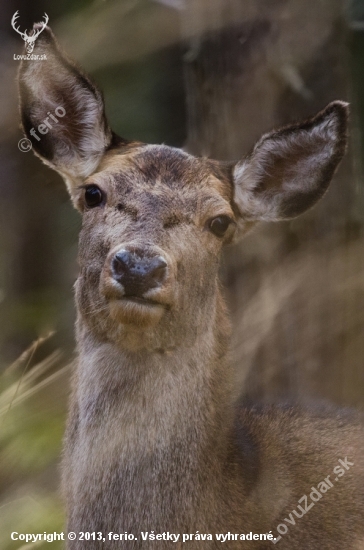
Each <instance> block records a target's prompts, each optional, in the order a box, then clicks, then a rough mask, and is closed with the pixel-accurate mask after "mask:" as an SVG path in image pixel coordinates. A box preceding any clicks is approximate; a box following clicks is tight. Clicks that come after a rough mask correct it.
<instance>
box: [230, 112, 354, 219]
mask: <svg viewBox="0 0 364 550" xmlns="http://www.w3.org/2000/svg"><path fill="white" fill-rule="evenodd" d="M347 125H348V104H347V103H345V102H343V101H334V102H332V103H330V104H329V105H328V106H327V107H326V108H325V109H324V110H323V111H321V112H320V113H318V114H317V115H316V116H315V117H313V118H311V119H309V120H307V121H305V122H302V123H300V124H294V125H291V126H286V127H284V128H281V129H279V130H276V131H273V132H270V133H268V134H265V135H263V137H262V138H261V139H260V140H259V141H258V142H257V144H256V145H255V147H254V149H253V152H252V153H251V155H250V156H249V157H248V158H247V159H245V160H243V161H241V162H238V163H237V164H236V165H235V166H234V170H233V180H234V190H235V191H234V195H235V203H236V205H237V207H238V210H239V212H240V214H241V216H242V218H243V219H244V220H248V221H249V220H250V221H258V220H263V221H279V220H283V219H289V218H294V217H296V216H298V215H299V214H301V213H302V212H304V211H305V210H307V209H308V208H310V207H311V206H313V205H314V204H315V203H316V202H317V201H318V200H319V199H320V198H321V197H322V196H323V195H324V193H325V191H326V190H327V188H328V186H329V184H330V181H331V179H332V177H333V175H334V173H335V170H336V168H337V166H338V165H339V163H340V161H341V159H342V157H343V155H344V153H345V149H346V143H347Z"/></svg>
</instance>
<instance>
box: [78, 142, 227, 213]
mask: <svg viewBox="0 0 364 550" xmlns="http://www.w3.org/2000/svg"><path fill="white" fill-rule="evenodd" d="M85 183H86V185H87V184H96V185H98V186H100V187H101V188H102V189H103V190H104V191H105V192H106V194H107V197H108V204H109V205H110V206H115V205H120V206H122V207H125V209H126V210H128V209H130V213H133V212H134V213H135V215H137V214H143V213H144V214H147V215H152V216H163V217H165V216H168V215H172V214H173V215H178V214H180V215H181V216H182V217H183V216H184V218H185V219H187V218H189V216H193V215H194V214H195V215H199V216H207V215H209V214H211V215H214V214H216V215H219V214H222V213H224V214H228V215H231V216H233V211H232V207H231V201H232V194H233V192H232V185H231V183H230V182H229V181H228V178H227V177H226V176H225V175H224V174H223V173H222V172H221V173H219V172H218V170H217V168H216V167H215V166H214V164H213V163H211V162H210V161H207V160H204V159H198V158H195V157H193V156H191V155H188V154H187V153H185V152H183V151H182V150H180V149H174V148H172V147H167V146H159V145H141V146H131V147H128V148H127V149H126V150H125V147H124V148H120V149H117V150H112V151H109V152H108V153H107V154H106V155H105V157H104V159H103V160H102V162H101V163H100V166H99V167H98V170H97V171H96V172H95V173H94V174H93V175H92V176H90V177H89V178H87V180H86V181H85ZM181 221H182V218H181Z"/></svg>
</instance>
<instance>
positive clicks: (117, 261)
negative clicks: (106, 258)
mask: <svg viewBox="0 0 364 550" xmlns="http://www.w3.org/2000/svg"><path fill="white" fill-rule="evenodd" d="M129 264H130V253H129V252H127V251H126V250H122V251H120V252H118V253H117V254H115V256H114V257H113V260H112V269H113V272H114V273H115V275H122V274H123V273H125V271H127V270H128V266H129Z"/></svg>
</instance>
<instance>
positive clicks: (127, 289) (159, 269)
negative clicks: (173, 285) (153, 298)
mask: <svg viewBox="0 0 364 550" xmlns="http://www.w3.org/2000/svg"><path fill="white" fill-rule="evenodd" d="M111 267H112V274H113V278H114V279H115V281H117V282H118V283H120V284H121V285H123V287H124V296H134V297H142V296H143V294H144V293H145V292H147V291H148V290H150V289H152V288H156V287H158V286H160V285H161V283H162V282H163V281H164V279H165V276H166V272H167V262H166V260H165V259H164V258H163V257H162V256H150V255H146V254H145V253H144V252H143V251H142V250H135V249H134V250H132V251H129V250H125V249H123V250H120V251H119V252H117V253H116V254H115V256H114V257H113V259H112V261H111Z"/></svg>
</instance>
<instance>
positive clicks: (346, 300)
mask: <svg viewBox="0 0 364 550" xmlns="http://www.w3.org/2000/svg"><path fill="white" fill-rule="evenodd" d="M16 10H19V11H20V18H19V23H20V25H21V28H22V30H24V29H25V28H28V29H30V28H31V27H32V24H33V22H35V21H39V20H40V19H41V18H42V16H43V13H44V12H47V14H48V15H49V18H50V23H49V24H50V26H51V27H52V29H53V30H54V32H55V33H56V35H57V37H58V39H59V41H60V43H61V45H62V46H63V48H64V49H65V50H66V51H67V52H68V53H69V54H70V55H71V56H72V57H73V58H74V59H76V60H77V61H78V62H79V63H80V64H81V65H82V66H83V67H84V68H85V69H86V70H87V71H88V72H90V73H91V74H92V76H93V77H94V78H95V79H96V81H97V82H98V83H99V85H100V86H101V87H102V89H103V90H104V93H105V99H106V108H107V114H108V117H109V119H110V121H111V124H112V127H113V129H114V130H115V131H116V132H117V133H119V134H120V135H122V136H123V137H125V138H128V139H138V140H141V141H146V142H151V143H161V142H164V143H167V144H169V145H174V146H184V147H186V148H187V149H188V150H189V151H190V152H192V153H195V154H199V155H201V154H203V155H208V156H211V157H214V158H217V159H224V160H231V159H238V158H241V157H242V156H243V155H244V154H246V153H247V152H249V150H250V149H251V147H252V146H253V145H254V142H255V141H256V140H257V139H258V138H259V136H260V135H261V134H262V133H263V132H265V131H267V130H269V129H271V128H273V127H275V126H279V125H282V124H286V123H288V122H292V121H295V120H297V119H300V118H304V117H306V116H310V115H312V114H314V113H315V112H316V111H318V110H320V109H321V108H323V107H324V106H325V105H326V104H327V103H328V102H329V101H331V100H334V99H343V100H347V101H349V102H350V103H351V111H352V117H351V141H350V147H349V151H348V154H347V156H346V158H345V161H344V162H343V163H342V166H341V167H340V170H339V172H338V173H337V175H336V177H335V180H334V182H333V184H332V186H331V188H330V190H329V192H328V194H327V195H326V197H325V199H324V200H323V201H321V203H320V204H319V205H318V206H317V207H316V208H315V209H313V210H312V211H310V212H308V213H307V214H306V215H304V216H302V217H301V218H299V219H297V220H294V221H292V222H289V223H284V224H269V225H268V224H267V225H264V226H263V225H262V226H261V227H260V228H258V229H257V230H256V231H254V232H253V233H252V234H250V235H249V236H248V237H247V238H246V239H245V241H243V243H241V244H239V245H238V246H234V247H232V248H230V249H229V250H228V252H227V253H226V256H225V258H224V265H223V270H222V277H223V279H224V281H225V283H226V286H227V292H226V297H227V300H228V302H229V303H230V306H231V310H232V313H233V326H234V339H233V353H234V361H235V363H236V376H237V384H236V387H237V388H239V389H240V388H242V390H243V394H244V395H245V397H246V398H247V399H254V400H259V401H264V402H276V401H290V402H299V403H308V404H309V403H312V402H318V401H319V402H324V403H332V404H336V405H342V406H349V407H355V408H359V409H363V408H364V365H363V357H364V338H363V334H364V254H363V252H364V248H363V245H364V234H363V233H364V232H363V229H364V187H363V181H362V178H363V172H362V168H363V166H362V158H363V147H364V144H363V140H362V131H363V126H364V0H353V1H352V2H351V3H348V2H345V1H344V0H62V1H59V2H47V1H46V0H33V1H32V2H27V1H26V0H2V3H1V11H0V42H1V47H0V69H1V73H0V74H1V80H0V125H1V133H0V143H1V150H0V174H1V176H0V197H1V200H0V548H1V549H2V550H12V549H19V548H21V547H22V543H21V542H19V541H18V542H12V541H11V540H10V533H11V532H12V531H18V532H28V533H38V532H43V531H44V530H47V531H49V532H53V531H61V530H62V529H63V522H64V515H63V509H62V503H61V500H60V495H59V492H58V487H59V460H60V451H61V438H62V433H63V428H64V419H65V411H66V408H67V398H68V393H69V376H70V372H71V370H72V361H73V358H74V352H73V350H74V337H73V323H74V307H73V297H72V285H73V282H74V280H75V278H76V275H77V263H76V249H77V233H78V229H79V225H80V220H79V217H78V215H77V213H76V212H75V211H74V210H73V209H72V207H71V204H70V202H69V201H68V197H67V193H66V191H65V188H64V184H63V182H62V181H61V179H60V177H59V176H57V175H56V174H55V173H53V172H52V171H51V170H49V169H48V168H47V167H45V166H43V165H42V164H41V162H40V161H39V160H38V159H37V158H35V157H34V156H33V154H32V153H23V152H20V151H19V149H18V147H17V143H18V141H19V139H20V138H21V137H22V133H21V130H20V127H19V115H18V108H17V87H16V73H17V69H18V64H19V62H18V61H15V60H14V59H13V55H14V54H19V53H22V48H23V41H22V40H21V37H20V36H19V35H18V34H16V33H15V32H14V30H13V29H12V28H11V25H10V20H11V17H12V15H13V14H14V13H15V11H16ZM46 546H47V543H43V544H40V545H39V544H37V545H33V546H31V545H27V546H26V548H27V549H31V548H35V547H37V548H43V547H46ZM62 547H63V546H62V544H59V543H53V545H52V548H54V549H55V550H57V549H58V548H62Z"/></svg>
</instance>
